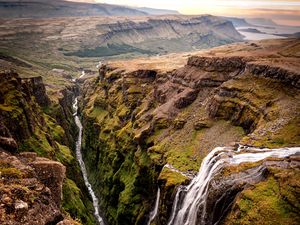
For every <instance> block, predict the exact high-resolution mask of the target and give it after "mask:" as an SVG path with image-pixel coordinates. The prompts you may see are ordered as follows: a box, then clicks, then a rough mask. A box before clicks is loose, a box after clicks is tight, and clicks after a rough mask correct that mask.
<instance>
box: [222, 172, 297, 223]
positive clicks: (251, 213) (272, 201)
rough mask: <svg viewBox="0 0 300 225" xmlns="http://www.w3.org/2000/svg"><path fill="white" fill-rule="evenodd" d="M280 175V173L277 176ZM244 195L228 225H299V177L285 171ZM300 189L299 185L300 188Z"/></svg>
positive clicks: (227, 220)
mask: <svg viewBox="0 0 300 225" xmlns="http://www.w3.org/2000/svg"><path fill="white" fill-rule="evenodd" d="M277 173H278V172H277ZM276 176H277V177H278V176H279V179H278V178H274V177H273V176H270V177H269V178H268V179H267V180H266V181H263V182H260V183H258V184H256V185H254V187H253V188H251V189H246V190H245V191H243V192H242V194H241V195H240V197H239V198H238V200H237V202H236V203H235V205H234V207H233V212H232V213H231V214H230V215H229V217H228V218H227V219H226V222H225V224H243V225H247V224H266V225H267V224H268V225H271V224H279V225H287V224H289V225H296V224H297V223H298V222H297V221H299V219H300V217H299V213H298V212H299V209H300V206H299V202H298V200H299V199H297V196H298V194H297V193H298V192H297V190H296V189H297V187H296V186H294V185H296V183H299V178H300V177H299V173H297V172H296V171H292V170H283V171H280V172H279V173H278V175H276ZM297 185H299V184H297Z"/></svg>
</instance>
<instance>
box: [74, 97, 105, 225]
mask: <svg viewBox="0 0 300 225" xmlns="http://www.w3.org/2000/svg"><path fill="white" fill-rule="evenodd" d="M73 110H74V114H73V116H74V119H75V123H76V126H77V127H78V129H79V134H78V139H77V142H76V158H77V160H78V162H79V165H80V169H81V172H82V175H83V179H84V183H85V186H86V187H87V189H88V191H89V193H90V195H91V197H92V200H93V206H94V210H95V211H94V215H95V218H96V220H97V222H98V223H99V225H104V222H103V219H102V218H101V216H100V214H99V201H98V198H97V197H96V195H95V193H94V191H93V189H92V185H91V184H90V182H89V181H88V178H87V172H86V167H85V164H84V161H83V159H82V154H81V141H82V124H81V122H80V119H79V117H78V115H77V111H78V99H77V98H75V100H74V103H73Z"/></svg>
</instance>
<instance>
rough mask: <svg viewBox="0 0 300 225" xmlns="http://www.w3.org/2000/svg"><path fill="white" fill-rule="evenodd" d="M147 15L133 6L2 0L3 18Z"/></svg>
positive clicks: (44, 0)
mask: <svg viewBox="0 0 300 225" xmlns="http://www.w3.org/2000/svg"><path fill="white" fill-rule="evenodd" d="M143 15H147V13H146V12H142V11H139V10H136V9H133V8H129V7H125V6H119V5H109V4H100V3H97V4H92V3H82V2H70V1H63V0H51V1H46V0H29V1H25V0H21V1H17V0H1V1H0V17H1V18H47V17H74V16H143Z"/></svg>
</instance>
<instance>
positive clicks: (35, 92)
mask: <svg viewBox="0 0 300 225" xmlns="http://www.w3.org/2000/svg"><path fill="white" fill-rule="evenodd" d="M22 88H23V91H24V92H25V93H26V94H27V95H28V96H30V95H31V96H34V97H35V99H36V102H37V103H38V104H39V105H40V106H42V107H46V106H49V104H50V100H49V98H48V96H47V94H46V88H45V86H44V83H43V79H42V77H33V78H27V79H26V78H23V79H22Z"/></svg>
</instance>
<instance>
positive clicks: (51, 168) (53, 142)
mask: <svg viewBox="0 0 300 225" xmlns="http://www.w3.org/2000/svg"><path fill="white" fill-rule="evenodd" d="M0 87H1V88H0V92H1V97H0V151H1V154H2V158H1V160H0V173H2V175H1V176H4V180H1V182H4V183H3V185H4V186H7V185H8V189H5V188H3V190H2V189H1V191H4V192H5V193H7V194H8V195H10V194H12V195H14V196H13V197H10V200H9V202H4V206H3V207H4V208H1V210H4V211H5V218H1V219H2V220H3V221H8V223H9V221H15V222H16V224H21V223H25V224H32V223H31V222H32V221H36V224H56V223H58V222H59V221H62V220H63V219H64V218H65V217H66V215H64V214H63V210H64V211H65V212H68V213H69V214H70V215H71V216H72V217H73V218H78V219H80V220H81V222H82V223H84V224H93V223H94V221H93V217H92V214H89V210H90V209H92V206H91V203H90V200H89V196H88V192H87V190H86V189H85V186H84V183H83V180H82V178H81V173H80V169H79V166H78V164H77V162H76V159H75V157H74V153H73V152H72V151H71V149H72V148H73V146H74V145H75V143H74V138H73V137H74V136H75V135H76V127H75V124H74V121H73V119H72V108H71V107H72V100H73V96H74V93H75V92H76V88H75V87H70V88H66V89H65V90H63V91H62V97H61V98H60V99H59V100H58V102H57V103H54V102H50V100H49V98H48V96H47V94H46V89H45V86H44V84H43V82H42V78H41V77H34V78H26V79H23V78H20V77H19V75H18V74H17V73H15V72H11V71H6V72H2V73H0ZM74 128H75V129H74ZM73 135H74V136H73ZM27 151H30V153H20V152H27ZM10 153H11V154H14V155H13V156H11V155H10ZM41 156H42V157H47V158H41ZM6 157H7V160H6V159H5V158H6ZM49 159H51V160H49ZM14 160H15V161H14ZM18 160H19V161H20V165H18V162H19V161H18ZM58 161H59V162H58ZM11 163H13V164H11ZM27 167H28V169H26V168H27ZM66 167H67V170H66ZM28 170H30V171H31V172H30V173H27V172H28ZM74 180H76V183H75V182H74ZM35 183H36V184H37V185H38V186H41V185H44V186H42V187H37V188H39V189H38V190H36V189H35V186H34V187H33V189H30V188H31V186H33V185H35ZM40 184H41V185H40ZM0 186H1V185H0ZM15 187H16V188H17V189H18V190H19V189H20V190H22V191H23V192H22V193H23V194H22V196H23V195H25V196H26V197H24V198H23V197H20V196H18V195H17V194H16V196H15V193H14V191H13V190H14V188H15ZM28 189H29V190H28ZM10 190H12V191H10ZM40 195H41V196H44V197H40ZM25 200H26V201H25ZM6 203H7V204H8V205H7V204H6ZM18 204H19V205H20V207H21V208H22V207H24V209H23V208H22V209H20V210H21V211H22V215H21V216H19V215H18V213H19V212H18V210H19V209H18V207H19V206H18ZM7 207H8V208H7ZM9 207H10V208H9ZM14 207H15V208H14ZM62 209H63V210H62ZM24 210H25V211H24ZM1 215H2V214H1ZM10 224H11V223H10ZM72 224H76V222H72Z"/></svg>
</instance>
